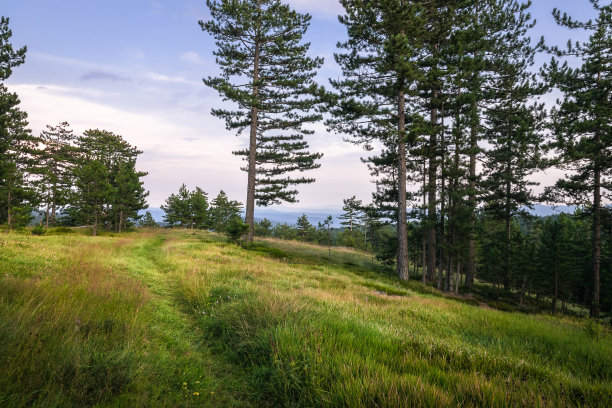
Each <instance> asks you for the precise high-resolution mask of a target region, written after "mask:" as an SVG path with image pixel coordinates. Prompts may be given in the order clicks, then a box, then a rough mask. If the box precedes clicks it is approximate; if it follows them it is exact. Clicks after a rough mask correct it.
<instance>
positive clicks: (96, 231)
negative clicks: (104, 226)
mask: <svg viewBox="0 0 612 408" xmlns="http://www.w3.org/2000/svg"><path fill="white" fill-rule="evenodd" d="M96 207H97V206H96ZM92 229H93V236H94V237H95V236H97V235H98V209H97V208H96V209H95V210H94V222H93V227H92Z"/></svg>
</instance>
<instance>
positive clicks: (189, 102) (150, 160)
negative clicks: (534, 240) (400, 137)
mask: <svg viewBox="0 0 612 408" xmlns="http://www.w3.org/2000/svg"><path fill="white" fill-rule="evenodd" d="M287 2H288V3H289V4H291V5H292V6H293V7H294V8H295V9H297V10H299V11H301V12H308V13H310V14H311V15H312V16H313V20H312V23H311V27H310V29H309V31H308V33H307V35H306V38H305V40H306V41H309V42H311V43H312V46H311V49H310V55H311V56H321V57H324V58H325V64H324V66H323V68H322V69H321V71H320V72H319V75H318V77H317V81H318V82H319V83H320V84H322V85H325V86H328V85H329V84H328V79H329V78H338V77H340V76H341V72H340V70H339V68H338V66H337V65H336V64H335V62H334V60H333V54H334V52H335V49H336V43H337V42H338V41H341V40H343V39H344V38H345V37H346V33H345V29H344V27H343V26H342V25H341V24H340V23H339V22H338V19H337V15H338V14H340V13H341V12H342V7H341V5H340V4H339V2H337V1H335V0H288V1H287ZM533 3H534V5H533V7H532V15H533V16H534V17H535V18H536V20H537V21H538V24H537V25H536V27H535V28H534V30H533V32H532V37H533V38H535V39H539V38H540V37H541V36H542V35H543V36H545V38H546V40H547V42H548V43H549V44H559V45H562V44H565V43H566V42H567V40H568V39H569V38H573V39H584V36H583V35H582V34H581V33H576V32H570V31H567V30H565V29H562V28H559V27H557V26H556V24H555V22H554V21H553V19H552V17H551V11H552V9H553V7H558V8H561V9H562V10H564V11H567V12H568V13H569V14H570V15H572V16H575V17H577V18H590V17H592V16H593V12H592V9H591V8H590V4H589V2H588V0H534V1H533ZM0 15H2V16H6V17H9V18H10V27H11V29H12V31H13V37H12V39H11V42H12V44H13V45H14V47H16V48H17V47H21V46H23V45H27V47H28V53H27V57H26V63H25V64H24V65H22V66H20V67H18V68H16V69H15V70H14V73H13V76H12V77H11V78H9V80H8V81H7V82H6V85H7V86H8V88H9V89H10V90H11V91H13V92H17V93H18V95H19V96H20V99H21V101H22V103H21V108H22V109H23V110H25V111H26V112H27V113H28V115H29V122H30V128H31V129H32V131H33V132H34V133H35V134H37V133H40V132H41V131H42V130H43V129H44V128H45V126H46V125H56V124H58V123H60V122H64V121H67V122H69V123H70V125H71V128H72V129H73V130H74V131H75V133H76V134H81V133H82V132H83V131H85V130H87V129H104V130H108V131H111V132H114V133H116V134H119V135H121V136H122V137H123V138H124V139H126V140H127V141H128V142H129V143H131V144H132V145H135V146H137V147H138V148H139V149H140V150H142V151H143V154H142V155H141V156H140V158H139V161H138V168H139V170H142V171H146V172H148V173H149V174H148V176H146V177H145V178H144V182H145V187H146V188H147V189H148V190H149V191H150V196H149V200H148V201H149V205H150V206H151V207H159V206H160V205H161V204H162V203H163V202H164V200H165V198H166V197H168V196H169V195H170V194H171V193H173V192H176V191H178V188H179V186H180V185H181V184H182V183H185V184H186V185H187V186H188V187H189V188H195V186H199V187H201V188H203V189H204V190H205V191H207V192H208V193H209V194H211V195H213V196H214V195H216V194H217V192H218V191H219V190H224V191H225V192H227V193H228V195H229V196H230V198H232V199H234V200H239V201H241V202H244V199H245V198H246V173H244V172H242V171H240V167H241V166H242V165H243V164H242V162H241V159H240V158H238V157H236V156H234V155H232V153H231V152H232V151H234V150H239V149H241V148H243V147H244V146H245V145H246V136H242V137H237V136H236V135H235V134H234V133H232V132H231V131H227V130H226V129H225V124H224V122H223V121H222V120H221V119H218V118H215V117H213V116H212V115H211V114H210V111H211V108H214V107H218V106H219V105H220V103H221V102H220V98H219V96H218V95H217V93H216V91H214V90H212V89H209V88H207V87H206V86H205V85H204V84H203V83H202V78H204V77H208V76H215V75H217V73H218V72H219V71H218V68H217V66H216V65H215V60H214V57H213V55H212V53H213V51H214V49H215V44H214V41H213V40H212V38H211V37H210V36H209V35H208V34H206V33H204V32H203V31H202V30H201V28H200V26H199V24H198V21H199V20H206V19H207V18H208V13H207V9H206V4H205V1H204V0H1V3H0ZM546 58H547V57H544V56H542V57H541V58H539V61H541V62H542V61H545V60H546ZM312 129H313V130H315V134H314V135H313V136H312V137H310V138H309V142H310V145H311V150H312V151H316V152H322V153H324V157H323V159H322V160H321V162H320V163H321V168H320V169H317V170H314V171H312V172H310V173H309V175H308V176H309V177H310V176H312V177H314V178H316V179H317V181H316V183H314V184H310V185H307V186H303V187H301V188H300V189H299V190H300V195H299V200H300V202H299V203H297V204H291V205H287V204H285V205H282V206H280V207H277V208H278V209H281V210H289V211H295V210H302V209H304V210H306V209H309V210H313V209H317V210H323V209H330V210H337V209H338V208H341V206H342V200H343V199H344V198H348V197H351V196H353V195H356V196H357V198H358V199H361V200H363V201H364V202H369V201H370V199H371V193H372V191H373V190H374V188H375V187H374V185H373V184H372V183H371V178H370V176H369V174H368V171H367V168H366V166H365V165H364V164H363V163H362V162H361V160H360V158H361V157H363V156H364V155H366V154H367V153H366V152H364V151H363V150H362V149H361V148H360V147H358V146H354V145H351V144H349V143H346V142H344V141H343V136H342V135H337V134H333V133H328V132H327V131H326V129H325V126H324V125H323V124H317V125H314V126H312ZM559 175H560V174H559V173H558V172H556V171H553V170H551V171H548V172H547V173H546V174H539V175H538V176H537V178H538V180H539V181H541V182H542V184H547V183H548V184H550V183H553V182H554V180H555V179H556V178H557V177H558V176H559Z"/></svg>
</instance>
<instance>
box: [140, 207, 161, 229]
mask: <svg viewBox="0 0 612 408" xmlns="http://www.w3.org/2000/svg"><path fill="white" fill-rule="evenodd" d="M138 225H140V226H141V227H143V228H158V227H159V224H158V223H157V221H155V218H153V215H152V214H151V211H147V212H146V213H145V215H143V216H142V218H141V219H140V221H139V222H138Z"/></svg>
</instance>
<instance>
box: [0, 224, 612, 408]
mask: <svg viewBox="0 0 612 408" xmlns="http://www.w3.org/2000/svg"><path fill="white" fill-rule="evenodd" d="M0 239H2V240H3V246H2V249H1V251H2V252H0V267H1V268H2V271H3V273H2V276H1V277H0V347H1V349H2V350H8V352H6V353H3V354H2V355H0V372H2V373H6V375H3V376H0V406H45V407H46V406H58V407H60V406H219V407H221V406H223V407H225V406H270V407H276V406H296V407H302V406H303V407H315V406H317V407H319V406H321V407H324V406H330V407H331V406H345V407H359V406H367V407H370V406H371V407H385V406H388V407H392V406H457V405H462V406H499V407H505V406H513V407H514V406H524V407H534V406H536V407H537V406H541V407H545V406H548V407H557V406H612V385H611V384H612V339H611V336H610V334H609V332H608V331H607V330H605V329H597V330H594V329H593V328H592V327H589V326H586V325H585V324H584V323H583V322H581V321H578V320H572V319H559V318H552V317H546V316H544V315H542V316H538V315H532V316H526V315H523V314H518V313H504V312H499V311H494V310H486V309H483V308H479V307H477V306H476V307H475V306H471V305H467V304H462V303H459V302H455V301H451V300H448V299H446V298H444V297H442V296H439V295H437V294H436V293H434V291H433V290H431V289H428V288H422V287H421V286H420V285H419V284H418V283H415V282H409V283H405V282H399V281H398V280H396V279H394V278H392V277H386V276H383V275H380V274H379V273H376V272H373V271H372V270H371V266H369V264H368V263H369V259H368V258H367V257H366V256H364V255H361V254H357V253H352V252H351V251H343V252H342V253H334V254H333V256H332V262H331V263H330V262H328V260H327V257H326V255H327V252H326V251H327V249H326V248H320V247H316V246H311V245H300V244H296V243H291V244H288V243H282V242H278V241H262V242H260V243H259V244H258V246H256V247H255V248H253V249H251V250H245V249H242V248H239V247H236V246H234V245H230V244H227V243H225V242H221V241H220V240H219V239H218V238H217V237H216V236H213V235H210V234H207V233H200V232H191V231H169V232H148V233H138V234H136V233H134V234H128V235H124V236H120V237H100V238H95V239H94V238H89V237H84V236H80V235H65V236H54V237H32V236H27V235H17V234H12V235H8V236H5V237H3V238H0ZM594 333H595V334H594Z"/></svg>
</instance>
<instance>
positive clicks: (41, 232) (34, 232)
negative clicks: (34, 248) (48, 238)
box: [32, 225, 46, 235]
mask: <svg viewBox="0 0 612 408" xmlns="http://www.w3.org/2000/svg"><path fill="white" fill-rule="evenodd" d="M45 232H46V230H45V228H44V227H43V226H42V225H37V226H35V227H34V228H32V235H45Z"/></svg>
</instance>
